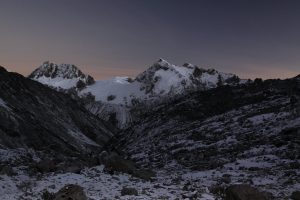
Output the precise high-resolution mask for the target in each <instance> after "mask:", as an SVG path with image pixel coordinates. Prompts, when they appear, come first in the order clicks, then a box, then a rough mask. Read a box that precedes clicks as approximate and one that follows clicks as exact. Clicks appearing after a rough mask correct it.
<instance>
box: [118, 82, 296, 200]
mask: <svg viewBox="0 0 300 200" xmlns="http://www.w3.org/2000/svg"><path fill="white" fill-rule="evenodd" d="M136 113H139V119H140V120H138V121H136V122H135V125H133V126H131V127H130V128H128V129H126V130H124V131H122V132H121V133H120V135H119V137H118V138H117V139H116V142H115V144H114V145H113V146H114V147H117V148H119V149H121V150H122V151H123V153H124V154H127V156H128V157H129V158H131V159H133V160H134V161H136V162H137V163H139V164H140V165H143V166H147V167H150V168H156V169H163V168H165V169H167V171H172V174H174V173H175V174H176V173H177V175H179V174H181V175H182V176H181V177H184V178H186V179H188V180H190V181H192V182H194V184H200V185H202V186H207V187H209V188H210V187H213V186H214V185H218V186H222V184H225V185H227V184H230V183H246V184H253V185H257V186H261V187H262V188H264V189H266V190H268V191H271V192H272V193H273V194H274V195H275V196H276V197H278V198H279V199H282V198H284V197H286V196H289V195H290V192H291V191H293V190H295V189H297V188H298V187H299V183H300V179H299V177H300V170H299V169H300V79H299V78H298V77H296V78H293V79H287V80H267V81H262V80H260V79H257V80H255V81H254V82H253V83H249V84H245V85H239V86H235V87H232V86H223V87H219V88H216V89H212V90H208V91H203V92H193V93H190V94H189V95H185V96H182V97H179V98H177V99H175V100H171V101H169V102H167V103H163V104H161V105H158V106H156V107H150V108H149V109H148V110H147V109H146V108H145V107H144V108H137V109H136ZM185 170H186V173H185V172H184V171H185ZM190 170H192V172H191V171H190ZM293 188H294V189H293Z"/></svg>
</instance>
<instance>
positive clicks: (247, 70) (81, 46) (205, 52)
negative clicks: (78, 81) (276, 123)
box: [0, 0, 300, 79]
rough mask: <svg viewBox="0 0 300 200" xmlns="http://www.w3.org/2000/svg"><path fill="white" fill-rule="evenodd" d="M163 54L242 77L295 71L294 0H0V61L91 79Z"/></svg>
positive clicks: (297, 27)
mask: <svg viewBox="0 0 300 200" xmlns="http://www.w3.org/2000/svg"><path fill="white" fill-rule="evenodd" d="M160 57H162V58H164V59H166V60H168V61H169V62H171V63H173V64H177V65H181V64H183V63H185V62H190V63H193V64H197V65H199V66H202V67H204V68H208V67H213V68H216V69H218V70H219V71H224V72H233V73H236V74H237V75H239V76H241V77H243V78H248V77H249V78H254V77H262V78H285V77H292V76H295V75H297V74H300V1H298V0H281V1H279V0H235V1H234V0H226V1H225V0H219V1H218V0H180V1H179V0H80V1H79V0H0V65H2V66H4V67H6V68H7V69H9V70H10V71H16V72H19V73H21V74H24V75H28V74H29V73H30V72H31V71H33V69H35V68H36V67H38V66H39V65H40V64H41V63H42V62H43V61H46V60H49V61H52V62H55V63H58V64H59V63H70V64H75V65H77V66H79V67H80V68H81V69H82V71H83V72H85V73H89V74H91V75H92V76H93V77H95V78H96V79H105V78H110V77H113V76H118V75H122V76H123V75H127V76H135V75H136V74H138V73H140V72H142V71H143V70H145V69H146V68H147V67H149V66H150V65H151V64H152V63H153V62H154V61H156V60H158V59H159V58H160Z"/></svg>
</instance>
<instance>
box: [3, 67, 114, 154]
mask: <svg viewBox="0 0 300 200" xmlns="http://www.w3.org/2000/svg"><path fill="white" fill-rule="evenodd" d="M112 131H113V128H112V127H111V126H110V125H108V124H107V123H105V122H103V121H102V120H100V119H99V118H98V117H96V116H94V115H92V114H91V113H90V112H89V111H87V110H86V109H85V108H84V106H82V105H81V104H80V103H79V102H76V101H75V100H73V99H71V98H70V97H69V96H68V95H66V94H63V93H60V92H57V91H55V90H52V89H50V88H49V87H46V86H44V85H42V84H40V83H38V82H36V81H33V80H30V79H29V78H25V77H23V76H22V75H20V74H17V73H10V72H7V71H6V70H5V69H4V68H3V67H0V145H1V148H10V149H16V148H24V149H28V148H32V149H34V150H38V151H45V152H52V153H54V154H56V155H58V154H63V155H80V154H86V153H90V152H92V151H98V150H100V149H101V148H102V147H103V145H104V144H105V143H106V142H107V141H108V140H109V139H110V138H111V137H112V136H113V132H112Z"/></svg>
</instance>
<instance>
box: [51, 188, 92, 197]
mask: <svg viewBox="0 0 300 200" xmlns="http://www.w3.org/2000/svg"><path fill="white" fill-rule="evenodd" d="M87 199H88V198H87V196H86V195H85V192H84V191H83V188H82V187H81V186H79V185H73V184H70V185H66V186H65V187H63V188H62V189H60V190H59V191H58V192H57V193H56V194H55V196H54V199H53V200H87Z"/></svg>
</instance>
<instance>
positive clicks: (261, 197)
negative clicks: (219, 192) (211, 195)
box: [225, 184, 269, 200]
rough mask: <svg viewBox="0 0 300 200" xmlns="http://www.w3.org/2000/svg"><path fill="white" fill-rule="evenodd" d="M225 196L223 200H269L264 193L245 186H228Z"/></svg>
mask: <svg viewBox="0 0 300 200" xmlns="http://www.w3.org/2000/svg"><path fill="white" fill-rule="evenodd" d="M225 195H226V197H225V200H254V199H255V200H269V198H268V197H267V195H266V194H265V193H263V192H260V191H258V190H257V189H256V188H253V187H251V186H250V185H246V184H241V185H232V186H229V187H228V188H227V189H226V191H225Z"/></svg>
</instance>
